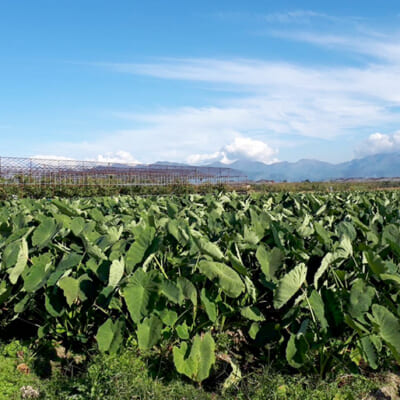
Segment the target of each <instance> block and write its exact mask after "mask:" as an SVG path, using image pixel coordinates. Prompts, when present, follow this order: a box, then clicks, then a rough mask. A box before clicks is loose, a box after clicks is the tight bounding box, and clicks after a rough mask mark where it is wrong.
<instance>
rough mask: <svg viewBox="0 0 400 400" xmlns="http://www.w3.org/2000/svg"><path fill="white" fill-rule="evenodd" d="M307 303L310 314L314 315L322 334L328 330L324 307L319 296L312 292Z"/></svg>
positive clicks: (314, 291)
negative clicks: (310, 309) (309, 306)
mask: <svg viewBox="0 0 400 400" xmlns="http://www.w3.org/2000/svg"><path fill="white" fill-rule="evenodd" d="M308 301H309V303H310V305H311V308H312V312H313V313H314V314H315V316H316V318H317V320H318V322H319V323H320V324H321V330H322V331H323V332H324V331H326V330H327V328H328V321H327V319H326V317H325V305H324V301H323V300H322V297H321V295H320V294H319V293H318V292H317V291H316V290H313V291H312V293H311V295H310V297H309V298H308Z"/></svg>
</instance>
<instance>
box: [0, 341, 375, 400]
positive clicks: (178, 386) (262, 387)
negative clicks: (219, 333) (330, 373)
mask: <svg viewBox="0 0 400 400" xmlns="http://www.w3.org/2000/svg"><path fill="white" fill-rule="evenodd" d="M35 358H36V357H35V355H34V354H32V353H31V352H30V351H29V349H28V348H27V347H26V346H23V345H21V343H20V342H18V341H15V342H12V343H11V344H8V345H3V346H0V389H1V390H0V400H13V399H21V398H23V397H22V392H21V388H22V387H31V388H33V389H34V390H37V391H38V392H39V393H40V397H39V398H40V399H49V400H59V399H63V400H90V399H93V400H94V399H96V400H114V399H118V400H195V399H196V400H222V399H237V400H249V399H251V400H266V399H276V400H285V399H288V400H292V399H293V400H296V399H299V400H300V399H301V400H356V399H362V398H364V397H365V396H366V395H367V394H368V393H370V392H371V391H373V390H376V389H377V388H379V386H380V385H381V382H380V378H379V376H376V377H374V378H366V377H364V376H362V375H337V376H335V377H330V378H327V379H325V380H320V379H319V378H317V377H310V376H308V377H306V376H302V375H292V376H290V375H286V374H282V373H278V372H276V371H274V370H272V369H264V370H263V371H260V372H259V373H252V374H250V375H248V376H245V377H244V378H243V380H242V381H241V382H240V383H239V385H238V386H237V387H234V388H231V389H230V390H229V391H228V392H226V393H224V394H222V393H221V391H220V387H219V386H216V385H215V384H214V390H212V391H210V389H209V388H210V387H212V381H211V382H209V383H207V385H205V387H207V388H208V391H206V390H204V389H203V388H201V387H197V386H194V385H193V384H191V383H189V382H188V381H186V380H185V379H184V378H181V377H180V376H178V375H172V376H171V371H170V370H163V369H161V370H160V371H158V374H157V375H156V376H154V373H151V372H150V369H149V366H148V364H147V362H146V360H144V359H143V358H141V357H140V356H138V354H137V352H136V350H134V349H127V350H126V351H124V352H123V353H121V354H119V355H97V356H96V357H95V358H94V359H93V360H92V361H91V362H90V363H89V364H88V365H87V366H86V367H85V368H82V370H81V371H80V372H79V371H78V372H77V370H76V369H74V371H75V372H74V375H73V376H72V375H71V370H69V371H66V370H64V369H62V368H61V367H60V366H59V364H58V363H56V364H54V365H53V373H52V375H51V377H49V378H46V379H42V378H39V376H38V375H37V374H36V372H35V369H34V365H35ZM21 365H23V366H24V367H23V368H22V367H21ZM165 369H168V367H167V366H165ZM163 376H164V377H165V376H169V377H170V378H169V379H168V380H167V379H165V378H164V379H163V378H161V377H163ZM211 380H212V378H211ZM25 398H35V397H25Z"/></svg>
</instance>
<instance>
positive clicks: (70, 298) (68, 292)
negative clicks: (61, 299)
mask: <svg viewBox="0 0 400 400" xmlns="http://www.w3.org/2000/svg"><path fill="white" fill-rule="evenodd" d="M58 286H59V287H60V288H61V289H62V290H63V292H64V296H65V298H66V299H67V303H68V305H69V306H71V305H72V304H73V303H74V301H75V300H77V299H78V297H79V280H78V279H75V278H72V277H70V276H64V277H63V278H61V279H60V280H59V281H58Z"/></svg>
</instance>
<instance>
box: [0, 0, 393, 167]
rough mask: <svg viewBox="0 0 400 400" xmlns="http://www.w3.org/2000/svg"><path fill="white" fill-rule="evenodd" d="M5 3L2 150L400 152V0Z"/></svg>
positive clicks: (83, 153) (258, 156)
mask: <svg viewBox="0 0 400 400" xmlns="http://www.w3.org/2000/svg"><path fill="white" fill-rule="evenodd" d="M326 3H327V2H321V1H301V2H300V1H280V2H276V1H274V2H269V1H249V2H244V1H235V0H230V1H225V0H219V1H208V0H203V1H201V2H198V1H196V2H194V1H174V0H171V1H165V0H164V1H150V0H149V1H146V2H144V1H140V2H139V1H123V0H119V1H117V0H116V1H104V0H80V1H78V0H69V1H66V0H58V1H50V0H49V1H43V0H35V1H30V0H25V1H24V0H20V1H15V0H2V1H0V50H1V51H0V72H1V74H0V155H10V156H47V157H66V158H75V159H97V160H122V161H131V162H133V161H139V162H146V163H148V162H153V161H157V160H169V161H177V162H191V163H208V162H211V161H216V160H219V161H223V162H227V163H229V162H231V161H233V160H236V159H252V160H257V161H262V162H265V163H270V162H275V161H277V160H288V161H295V160H298V159H301V158H317V159H322V160H326V161H331V162H340V161H345V160H349V159H351V158H353V157H361V156H364V155H368V154H373V153H378V152H390V151H398V150H399V151H400V133H399V130H400V79H399V76H400V29H399V26H400V4H399V3H398V2H396V1H390V0H386V1H384V2H376V1H351V2H349V1H334V2H333V1H332V2H329V4H326Z"/></svg>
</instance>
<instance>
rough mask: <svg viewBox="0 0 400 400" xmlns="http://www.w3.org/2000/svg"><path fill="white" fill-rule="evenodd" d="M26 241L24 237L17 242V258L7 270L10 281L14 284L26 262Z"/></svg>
mask: <svg viewBox="0 0 400 400" xmlns="http://www.w3.org/2000/svg"><path fill="white" fill-rule="evenodd" d="M28 251H29V250H28V243H27V242H26V240H25V239H22V240H21V241H19V243H18V255H17V260H16V263H15V265H14V267H13V268H10V269H9V270H8V274H9V279H10V282H11V283H12V284H13V285H15V284H16V283H17V281H18V278H19V277H20V275H21V274H22V272H23V271H24V269H25V267H26V265H27V262H28Z"/></svg>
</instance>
